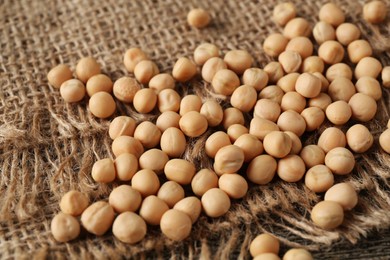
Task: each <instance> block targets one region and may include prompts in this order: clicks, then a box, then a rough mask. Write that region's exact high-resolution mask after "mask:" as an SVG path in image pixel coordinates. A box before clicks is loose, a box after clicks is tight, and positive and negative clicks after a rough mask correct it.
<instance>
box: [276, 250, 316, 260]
mask: <svg viewBox="0 0 390 260" xmlns="http://www.w3.org/2000/svg"><path fill="white" fill-rule="evenodd" d="M283 260H313V256H312V255H311V254H310V252H309V251H307V250H306V249H304V248H291V249H289V250H288V251H287V252H286V253H285V254H284V256H283Z"/></svg>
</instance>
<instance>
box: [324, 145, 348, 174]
mask: <svg viewBox="0 0 390 260" xmlns="http://www.w3.org/2000/svg"><path fill="white" fill-rule="evenodd" d="M325 165H326V166H328V167H329V169H331V171H332V172H333V173H334V174H338V175H346V174H349V173H350V172H351V171H352V170H353V168H354V167H355V158H354V157H353V154H352V153H351V152H350V151H349V150H348V149H347V148H344V147H336V148H333V149H332V150H330V151H329V152H328V153H327V154H326V156H325Z"/></svg>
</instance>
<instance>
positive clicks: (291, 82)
mask: <svg viewBox="0 0 390 260" xmlns="http://www.w3.org/2000/svg"><path fill="white" fill-rule="evenodd" d="M299 75H300V74H299V73H297V72H293V73H289V74H287V75H285V76H283V77H281V78H280V79H279V80H278V82H277V83H276V85H277V86H278V87H280V88H281V89H282V90H283V92H285V93H287V92H290V91H295V83H296V81H297V79H298V77H299Z"/></svg>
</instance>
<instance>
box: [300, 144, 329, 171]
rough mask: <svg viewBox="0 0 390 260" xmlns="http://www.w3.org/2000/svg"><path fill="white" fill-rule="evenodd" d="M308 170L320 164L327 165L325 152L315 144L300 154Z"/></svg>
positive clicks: (303, 149) (304, 148)
mask: <svg viewBox="0 0 390 260" xmlns="http://www.w3.org/2000/svg"><path fill="white" fill-rule="evenodd" d="M299 156H301V158H302V160H303V161H304V163H305V165H306V167H307V168H312V167H314V166H316V165H319V164H324V163H325V152H324V150H322V148H321V147H320V146H318V145H315V144H310V145H307V146H305V147H303V148H302V150H301V153H300V154H299Z"/></svg>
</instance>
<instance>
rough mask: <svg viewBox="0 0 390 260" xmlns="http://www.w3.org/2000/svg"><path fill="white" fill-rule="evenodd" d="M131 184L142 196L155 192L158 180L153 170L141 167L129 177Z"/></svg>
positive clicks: (158, 185)
mask: <svg viewBox="0 0 390 260" xmlns="http://www.w3.org/2000/svg"><path fill="white" fill-rule="evenodd" d="M131 186H132V187H133V189H135V190H137V191H138V192H139V193H141V195H142V197H147V196H150V195H155V194H157V191H158V189H159V188H160V181H159V179H158V176H157V174H156V173H155V172H154V171H152V170H149V169H143V170H140V171H138V172H136V174H134V176H133V178H132V179H131Z"/></svg>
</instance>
